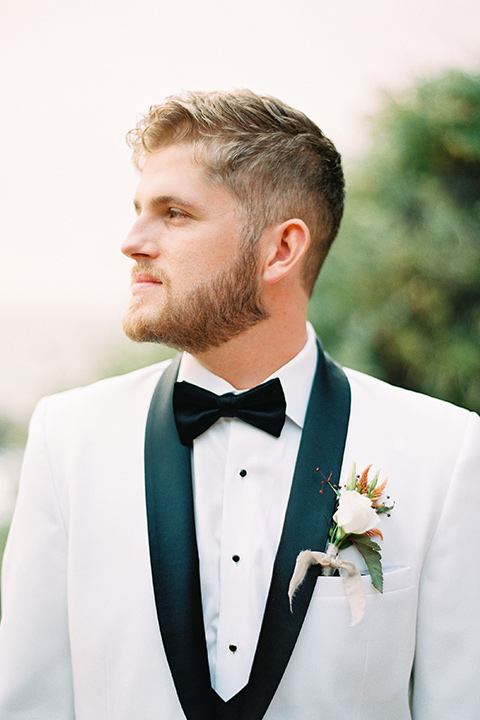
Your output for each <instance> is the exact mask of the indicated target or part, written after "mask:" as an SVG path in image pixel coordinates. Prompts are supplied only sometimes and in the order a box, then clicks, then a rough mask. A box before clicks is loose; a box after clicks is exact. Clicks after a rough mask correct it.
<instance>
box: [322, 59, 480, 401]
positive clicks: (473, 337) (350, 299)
mask: <svg viewBox="0 0 480 720" xmlns="http://www.w3.org/2000/svg"><path fill="white" fill-rule="evenodd" d="M479 221H480V75H469V74H466V73H462V72H459V71H449V72H447V73H445V74H443V75H442V76H441V77H439V78H436V79H433V80H428V81H424V82H421V83H419V84H418V85H417V86H416V87H414V88H413V89H411V90H410V91H409V92H407V93H405V94H403V95H402V96H399V97H391V96H386V97H385V101H384V108H383V112H382V113H381V114H380V115H379V116H378V117H377V118H376V120H375V126H374V133H373V145H372V149H371V150H370V151H369V153H368V154H367V155H366V156H365V157H363V158H361V159H360V160H358V161H357V162H356V164H355V167H354V168H353V172H351V173H350V181H349V187H348V188H347V203H346V214H345V218H344V223H343V225H342V230H341V234H340V237H339V238H338V240H337V241H336V247H334V249H333V251H332V254H331V257H330V258H329V259H328V260H327V263H326V266H325V268H324V270H323V271H322V274H321V278H320V280H319V283H318V285H317V288H316V290H315V294H314V297H313V299H312V304H311V312H310V318H311V320H312V322H313V324H314V325H315V326H316V328H317V330H318V332H319V334H320V335H321V337H322V339H323V342H324V345H325V347H326V349H327V350H328V351H329V352H330V353H331V354H332V355H333V356H334V357H336V359H338V360H339V361H340V362H342V363H343V364H345V365H350V366H353V367H356V368H358V369H361V370H364V371H366V372H370V373H372V374H374V375H377V376H378V377H381V378H383V379H385V380H387V381H389V382H392V383H394V384H396V385H401V386H403V387H407V388H410V389H413V390H418V391H421V392H425V393H428V394H431V395H435V396H437V397H440V398H443V399H445V400H449V401H451V402H454V403H456V404H459V405H463V406H465V407H469V408H471V409H473V410H476V411H477V412H478V411H480V391H479V388H480V222H479Z"/></svg>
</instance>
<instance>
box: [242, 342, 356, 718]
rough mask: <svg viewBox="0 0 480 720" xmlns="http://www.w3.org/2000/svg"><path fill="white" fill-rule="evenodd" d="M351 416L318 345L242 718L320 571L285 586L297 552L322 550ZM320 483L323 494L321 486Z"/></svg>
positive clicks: (273, 679)
mask: <svg viewBox="0 0 480 720" xmlns="http://www.w3.org/2000/svg"><path fill="white" fill-rule="evenodd" d="M349 416H350V385H349V383H348V380H347V377H346V375H345V373H344V372H343V370H342V369H341V368H340V367H339V366H338V365H336V364H335V363H334V362H333V361H332V360H331V359H330V358H329V357H328V356H325V355H324V353H323V350H322V348H321V347H320V344H319V359H318V366H317V372H316V376H315V380H314V384H313V387H312V392H311V395H310V401H309V404H308V409H307V414H306V418H305V424H304V428H303V433H302V440H301V444H300V448H299V453H298V458H297V463H296V466H295V473H294V477H293V482H292V489H291V493H290V498H289V502H288V507H287V512H286V516H285V523H284V527H283V532H282V537H281V540H280V544H279V548H278V552H277V556H276V559H275V564H274V568H273V575H272V582H271V585H270V591H269V595H268V599H267V605H266V608H265V614H264V618H263V624H262V629H261V632H260V637H259V641H258V646H257V651H256V654H255V658H254V662H253V666H252V672H251V674H250V680H249V683H248V685H247V686H246V688H245V689H244V692H245V695H244V699H243V703H242V711H241V714H240V718H241V720H260V719H261V718H263V716H264V714H265V713H266V711H267V708H268V706H269V704H270V702H271V700H272V698H273V695H274V693H275V691H276V689H277V687H278V684H279V682H280V680H281V678H282V675H283V673H284V671H285V668H286V666H287V663H288V660H289V658H290V655H291V654H292V651H293V648H294V646H295V643H296V640H297V637H298V634H299V632H300V629H301V627H302V624H303V620H304V618H305V614H306V612H307V608H308V605H309V602H310V598H311V596H312V593H313V588H314V586H315V582H316V579H317V576H318V570H317V571H315V569H313V568H312V569H311V570H310V571H309V573H308V574H307V577H306V579H305V581H304V583H303V585H302V586H301V587H300V589H299V590H298V591H297V593H296V595H295V598H294V600H293V613H291V612H290V608H289V602H288V596H287V590H288V585H289V583H290V578H291V576H292V573H293V569H294V567H295V561H296V558H297V555H298V553H299V552H301V551H302V550H308V549H309V550H324V549H325V546H326V543H327V539H328V529H329V527H330V523H331V518H332V514H333V512H334V506H335V496H334V493H333V491H332V490H331V489H330V488H329V487H328V485H327V484H326V482H325V483H324V485H323V486H321V480H322V479H326V478H328V477H329V476H330V475H331V482H332V483H338V482H339V477H340V471H341V467H342V460H343V452H344V448H345V440H346V435H347V429H348V420H349ZM321 487H323V488H324V491H323V493H320V492H319V490H320V488H321Z"/></svg>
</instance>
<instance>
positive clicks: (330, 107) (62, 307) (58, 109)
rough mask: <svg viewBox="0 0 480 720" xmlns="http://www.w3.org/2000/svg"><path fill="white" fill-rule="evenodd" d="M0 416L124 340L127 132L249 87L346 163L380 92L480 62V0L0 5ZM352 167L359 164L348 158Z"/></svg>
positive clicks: (13, 1)
mask: <svg viewBox="0 0 480 720" xmlns="http://www.w3.org/2000/svg"><path fill="white" fill-rule="evenodd" d="M0 7H1V14H0V48H1V54H2V57H1V70H0V72H1V76H0V83H1V84H0V87H1V98H2V105H3V107H2V113H1V116H0V125H1V128H2V143H1V151H0V160H1V161H0V184H1V194H0V202H1V206H0V251H1V254H0V257H1V271H0V280H1V282H0V309H1V311H0V338H1V342H2V348H1V355H0V357H1V362H0V414H7V413H13V414H15V415H17V416H19V417H25V416H26V415H28V414H29V412H30V411H31V409H32V406H33V404H34V403H35V402H36V400H38V398H39V397H40V396H41V395H42V394H45V393H48V392H52V391H55V390H56V389H57V388H63V387H67V386H69V385H72V384H75V383H77V382H84V381H85V380H88V379H89V372H90V371H86V370H85V368H86V366H87V364H88V363H90V364H91V362H92V361H93V362H94V363H96V364H97V365H98V363H99V362H100V359H101V357H102V354H104V353H105V348H106V347H107V344H108V343H112V342H114V343H117V342H118V343H120V347H125V345H122V343H123V342H125V343H127V341H126V340H125V341H123V339H122V332H121V329H120V318H121V316H122V312H123V309H124V308H125V306H126V303H127V298H128V284H129V269H130V262H129V261H127V260H126V259H122V257H121V255H120V253H119V251H118V247H119V245H120V243H121V241H122V239H123V237H124V236H125V234H126V233H127V231H128V229H129V226H130V224H131V222H132V221H133V210H132V203H131V198H132V193H133V190H134V187H135V182H136V178H135V175H134V172H133V170H132V168H131V166H130V159H129V150H128V148H127V147H126V145H125V142H124V135H125V133H126V131H127V130H128V129H130V128H131V127H132V126H133V125H134V124H135V121H136V118H137V116H138V115H139V114H140V113H142V112H144V111H146V110H147V109H148V107H149V106H150V105H151V104H155V103H157V102H160V101H161V100H162V99H163V98H164V97H165V96H166V95H168V94H171V93H174V92H177V91H179V90H182V89H203V90H209V89H224V88H227V89H231V88H236V87H250V88H251V89H252V90H255V91H257V92H263V93H269V94H273V95H278V96H279V97H281V98H282V99H284V100H286V101H287V102H289V103H290V104H292V105H294V106H296V107H298V108H300V109H302V110H303V111H305V112H306V113H307V114H308V115H310V116H311V117H312V119H314V120H315V121H316V122H317V123H318V124H319V125H320V127H321V128H322V129H323V130H324V131H325V132H326V134H327V135H328V136H329V137H331V139H332V140H333V141H334V142H335V143H336V145H337V147H338V148H339V150H340V151H341V152H342V153H343V155H344V157H346V159H347V161H348V158H349V157H352V156H354V155H355V154H356V153H358V152H359V150H361V149H362V148H363V147H365V146H366V144H367V138H368V123H367V122H366V121H365V118H366V117H367V116H368V115H369V114H372V113H374V112H375V110H376V108H378V104H379V99H380V97H381V91H384V90H386V91H396V90H398V89H400V88H403V87H407V86H408V85H409V84H411V83H412V82H413V81H414V80H415V79H418V78H421V77H424V76H429V75H432V74H436V73H438V72H439V71H440V70H442V69H444V68H447V67H456V68H461V69H466V70H471V71H477V72H478V69H479V68H480V32H479V30H478V28H479V27H480V3H479V1H478V0H455V2H453V1H452V2H447V1H446V0H435V1H433V0H432V1H426V0H401V1H398V0H276V1H274V0H242V2H233V1H231V0H203V1H202V2H195V1H194V0H176V1H175V2H162V0H135V2H126V1H125V0H82V2H78V1H77V0H76V1H75V2H72V1H69V0H42V1H41V2H38V0H23V1H22V0H1V6H0ZM347 165H348V162H347Z"/></svg>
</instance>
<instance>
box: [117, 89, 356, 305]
mask: <svg viewBox="0 0 480 720" xmlns="http://www.w3.org/2000/svg"><path fill="white" fill-rule="evenodd" d="M127 140H128V143H129V145H130V146H131V147H132V148H133V157H134V162H135V164H136V165H137V167H139V168H140V169H141V167H142V161H143V158H144V157H145V154H146V153H151V152H155V151H156V150H159V149H160V148H162V147H166V146H169V145H174V144H177V143H191V144H192V145H193V148H194V153H195V158H196V161H197V162H198V163H199V165H200V166H202V167H203V168H204V171H205V172H206V175H207V178H208V179H209V180H210V181H211V182H213V183H217V184H220V185H222V186H225V187H226V189H227V190H229V192H230V193H231V194H232V196H233V197H234V199H235V201H236V203H237V209H238V212H239V216H240V220H241V222H242V223H243V228H244V237H245V238H247V239H248V241H249V242H256V241H257V240H258V238H259V237H260V236H261V234H262V233H263V231H264V230H265V229H266V228H267V227H269V226H271V225H273V224H278V223H281V222H284V221H285V220H288V219H290V218H300V219H301V220H303V221H304V222H305V223H306V225H307V226H308V228H309V230H310V235H311V244H310V248H309V249H308V251H307V254H306V256H305V258H304V260H303V268H302V279H303V285H304V288H305V290H306V291H307V293H308V294H311V293H312V291H313V286H314V284H315V281H316V279H317V276H318V273H319V271H320V268H321V266H322V264H323V261H324V259H325V257H326V255H327V253H328V250H329V249H330V246H331V244H332V242H333V240H334V239H335V236H336V235H337V232H338V228H339V226H340V221H341V218H342V214H343V202H344V178H343V171H342V165H341V158H340V155H339V153H338V152H337V150H336V148H335V146H334V145H333V143H332V142H331V141H330V140H328V138H326V137H325V135H324V134H323V133H322V131H321V130H320V129H319V128H318V127H317V125H315V123H314V122H312V121H311V120H310V119H309V118H308V117H307V116H306V115H304V114H303V113H302V112H300V111H298V110H295V109H294V108H292V107H290V106H289V105H287V104H285V103H283V102H281V101H280V100H278V99H276V98H274V97H269V96H261V95H256V94H255V93H253V92H251V91H250V90H239V91H235V92H189V93H185V94H182V95H174V96H171V97H168V98H167V99H166V100H165V102H164V103H162V104H161V105H155V106H153V107H151V108H150V111H149V112H148V114H147V115H145V116H144V117H142V118H141V119H140V120H139V122H138V124H137V126H136V128H135V129H133V130H131V131H130V132H129V133H128V135H127Z"/></svg>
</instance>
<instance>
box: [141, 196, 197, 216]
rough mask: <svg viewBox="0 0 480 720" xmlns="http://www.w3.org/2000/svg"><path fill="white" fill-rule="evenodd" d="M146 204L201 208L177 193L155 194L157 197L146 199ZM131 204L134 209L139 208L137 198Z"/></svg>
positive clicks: (190, 208) (192, 208)
mask: <svg viewBox="0 0 480 720" xmlns="http://www.w3.org/2000/svg"><path fill="white" fill-rule="evenodd" d="M148 204H149V205H151V206H153V207H165V206H166V205H179V206H180V207H183V208H185V210H192V211H197V212H198V211H199V210H202V207H201V206H199V205H198V204H194V203H192V202H190V201H189V200H187V199H186V198H182V197H180V196H179V195H157V197H154V198H152V199H151V200H149V201H148ZM133 205H134V207H135V209H136V210H139V209H140V207H141V205H140V203H139V201H138V200H136V199H135V200H134V201H133Z"/></svg>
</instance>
